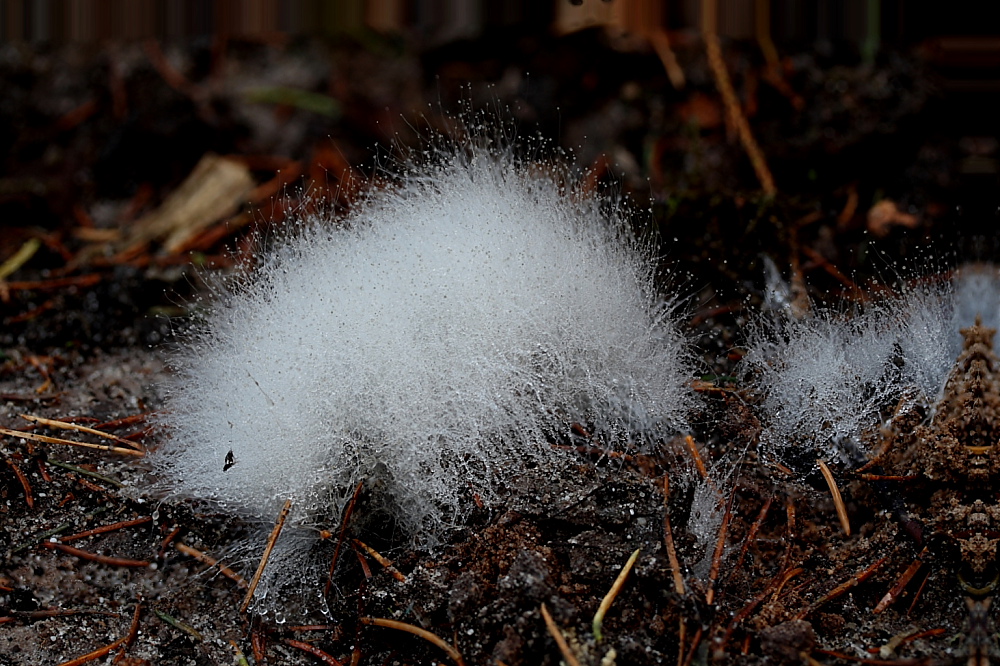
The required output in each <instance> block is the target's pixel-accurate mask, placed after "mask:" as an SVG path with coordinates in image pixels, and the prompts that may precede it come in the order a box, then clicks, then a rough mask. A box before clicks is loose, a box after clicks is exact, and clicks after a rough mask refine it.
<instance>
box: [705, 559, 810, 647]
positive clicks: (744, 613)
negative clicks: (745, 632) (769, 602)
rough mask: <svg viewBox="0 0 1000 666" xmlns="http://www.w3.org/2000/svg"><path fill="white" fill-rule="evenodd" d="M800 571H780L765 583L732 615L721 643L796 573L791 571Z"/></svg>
mask: <svg viewBox="0 0 1000 666" xmlns="http://www.w3.org/2000/svg"><path fill="white" fill-rule="evenodd" d="M800 571H802V570H801V569H792V570H791V571H782V572H780V573H778V575H777V576H775V577H774V578H772V579H771V581H770V582H769V583H768V584H767V587H765V588H764V590H763V591H762V592H761V593H760V594H758V595H757V596H756V597H754V598H753V599H752V600H751V601H750V603H748V604H747V605H746V606H744V607H743V608H741V609H740V610H739V612H737V613H736V615H734V616H733V619H732V620H730V621H729V626H727V627H726V631H725V634H724V635H723V639H722V645H726V644H727V643H729V639H730V638H731V637H732V635H733V632H734V631H736V627H737V626H738V625H739V623H740V622H742V621H743V620H745V619H747V618H748V617H750V614H751V613H753V612H754V610H756V608H757V606H759V605H760V604H761V603H763V601H764V600H765V599H767V598H768V597H769V596H771V595H772V592H773V591H774V590H775V589H780V588H781V587H782V586H784V585H785V583H787V582H788V580H789V579H790V578H791V577H792V576H794V575H797V573H792V572H800Z"/></svg>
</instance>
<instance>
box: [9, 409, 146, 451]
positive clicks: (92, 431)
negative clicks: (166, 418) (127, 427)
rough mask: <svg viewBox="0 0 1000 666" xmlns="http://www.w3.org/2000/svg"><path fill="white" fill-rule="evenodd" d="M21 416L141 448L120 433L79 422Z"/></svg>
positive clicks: (21, 415) (26, 419)
mask: <svg viewBox="0 0 1000 666" xmlns="http://www.w3.org/2000/svg"><path fill="white" fill-rule="evenodd" d="M19 416H20V417H21V418H22V419H24V420H25V421H30V422H32V423H37V424H38V425H43V426H48V427H50V428H58V429H60V430H75V431H77V432H85V433H88V434H91V435H96V436H98V437H103V438H104V439H110V440H112V441H114V442H118V443H119V444H124V445H125V446H126V447H128V448H130V449H135V450H137V451H139V450H141V449H140V448H139V445H138V444H136V443H135V442H130V441H129V440H127V439H122V438H121V437H119V436H118V435H112V434H111V433H108V432H104V431H102V430H97V429H96V428H89V427H87V426H84V425H80V424H79V423H69V422H68V421H57V420H55V419H46V418H42V417H41V416H33V415H31V414H19Z"/></svg>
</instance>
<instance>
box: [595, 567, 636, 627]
mask: <svg viewBox="0 0 1000 666" xmlns="http://www.w3.org/2000/svg"><path fill="white" fill-rule="evenodd" d="M640 550H642V549H641V548H636V549H635V551H633V552H632V555H631V557H629V558H628V561H627V562H625V566H623V567H622V570H621V571H620V572H619V573H618V577H617V578H615V582H614V583H612V584H611V589H610V590H608V593H607V594H606V595H604V599H602V600H601V605H600V606H598V607H597V612H596V613H595V614H594V622H593V626H592V628H593V633H594V640H596V641H597V642H598V643H600V642H601V639H602V635H601V626H602V625H603V624H604V614H605V613H607V612H608V609H609V608H611V604H612V603H614V600H615V598H616V597H617V596H618V593H619V592H621V591H622V587H623V586H624V585H625V579H627V578H628V575H629V572H631V571H632V567H633V566H635V560H636V558H638V557H639V551H640Z"/></svg>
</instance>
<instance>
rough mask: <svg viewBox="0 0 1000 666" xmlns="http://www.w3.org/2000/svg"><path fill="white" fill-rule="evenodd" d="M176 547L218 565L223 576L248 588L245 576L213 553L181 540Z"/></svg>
mask: <svg viewBox="0 0 1000 666" xmlns="http://www.w3.org/2000/svg"><path fill="white" fill-rule="evenodd" d="M174 548H176V549H177V550H178V551H179V552H181V553H184V554H185V555H187V556H188V557H193V558H194V559H196V560H198V561H199V562H203V563H205V564H207V565H208V566H210V567H218V568H219V573H221V574H222V575H223V576H225V577H226V578H228V579H229V580H231V581H233V582H234V583H236V584H237V585H238V586H240V587H241V588H243V589H244V590H245V589H247V582H246V580H244V579H243V576H241V575H239V574H238V573H236V572H235V571H233V570H232V569H230V568H229V567H227V566H226V565H225V564H222V563H221V562H219V560H217V559H215V558H214V557H212V556H211V555H206V554H205V553H203V552H201V551H200V550H198V549H196V548H192V547H191V546H188V545H186V544H183V543H181V542H179V541H178V542H177V543H176V544H174Z"/></svg>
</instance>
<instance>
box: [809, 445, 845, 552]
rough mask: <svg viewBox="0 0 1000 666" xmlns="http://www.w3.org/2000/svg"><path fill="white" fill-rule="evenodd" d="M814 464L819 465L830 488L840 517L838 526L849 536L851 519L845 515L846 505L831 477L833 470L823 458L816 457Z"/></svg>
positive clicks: (834, 480) (835, 482)
mask: <svg viewBox="0 0 1000 666" xmlns="http://www.w3.org/2000/svg"><path fill="white" fill-rule="evenodd" d="M816 464H817V465H819V471H820V472H822V473H823V479H824V480H825V481H826V485H827V486H828V487H829V488H830V495H832V496H833V506H835V507H836V509H837V517H838V518H839V519H840V526H841V528H843V530H844V536H851V519H850V518H848V516H847V507H846V506H844V499H843V498H842V497H841V496H840V488H838V487H837V481H836V479H834V478H833V472H831V471H830V467H829V465H827V464H826V461H824V460H821V459H819V458H817V459H816Z"/></svg>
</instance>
